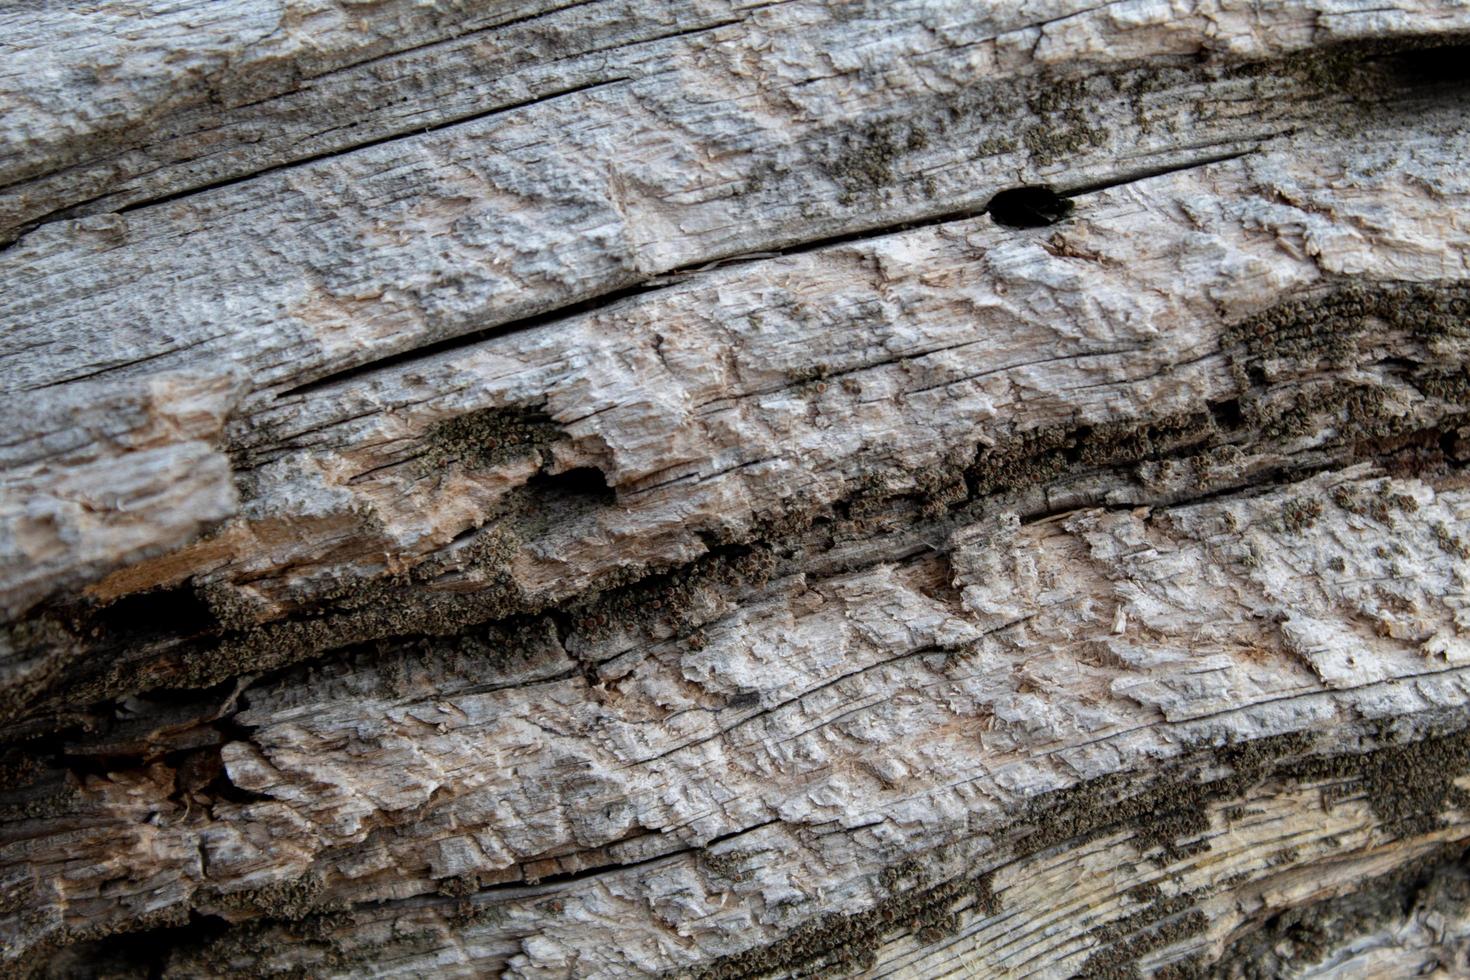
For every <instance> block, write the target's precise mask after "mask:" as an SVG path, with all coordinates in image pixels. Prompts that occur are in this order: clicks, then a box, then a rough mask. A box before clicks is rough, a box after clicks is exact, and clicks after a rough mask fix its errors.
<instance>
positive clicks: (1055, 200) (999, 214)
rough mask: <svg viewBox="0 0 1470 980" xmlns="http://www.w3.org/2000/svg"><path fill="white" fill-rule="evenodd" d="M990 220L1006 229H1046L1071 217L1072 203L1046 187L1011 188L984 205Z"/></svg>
mask: <svg viewBox="0 0 1470 980" xmlns="http://www.w3.org/2000/svg"><path fill="white" fill-rule="evenodd" d="M985 210H986V211H989V212H990V217H991V218H992V219H994V220H995V223H996V224H998V225H1005V226H1006V227H1007V228H1045V227H1046V226H1047V225H1054V224H1056V223H1057V222H1058V221H1061V220H1062V219H1063V218H1065V217H1066V216H1067V215H1069V214H1071V213H1072V202H1071V201H1069V200H1067V199H1066V198H1065V197H1060V196H1058V195H1057V192H1056V191H1054V190H1052V189H1051V188H1050V187H1047V186H1045V185H1033V186H1027V187H1012V188H1011V189H1010V190H1008V191H1001V192H1000V193H999V194H997V195H995V196H994V197H992V198H991V199H990V203H989V204H987V205H985Z"/></svg>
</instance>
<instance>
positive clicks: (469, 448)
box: [418, 407, 566, 476]
mask: <svg viewBox="0 0 1470 980" xmlns="http://www.w3.org/2000/svg"><path fill="white" fill-rule="evenodd" d="M564 438H566V433H565V432H564V431H563V430H562V428H561V426H559V425H558V424H557V423H556V422H555V421H553V420H552V419H551V417H550V416H548V415H546V414H545V413H544V412H543V411H541V410H540V409H537V408H526V407H512V408H483V409H479V410H478V411H473V412H467V413H465V414H464V415H456V416H454V417H453V418H449V419H445V420H444V421H442V422H439V423H437V424H435V425H434V426H433V428H431V429H430V430H429V432H428V434H427V435H426V436H425V437H424V443H425V448H424V452H423V455H422V456H421V457H420V458H419V461H418V465H419V472H420V474H421V475H424V476H432V475H434V474H437V473H439V472H440V471H442V470H443V469H444V468H445V467H446V466H449V465H450V464H452V463H459V464H460V465H462V466H464V467H466V468H467V469H489V468H490V467H493V466H499V465H501V464H503V463H508V462H511V461H513V460H518V459H529V458H539V459H540V461H541V463H542V465H550V462H551V459H550V447H551V445H552V444H553V443H555V442H557V441H558V440H560V439H564Z"/></svg>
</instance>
